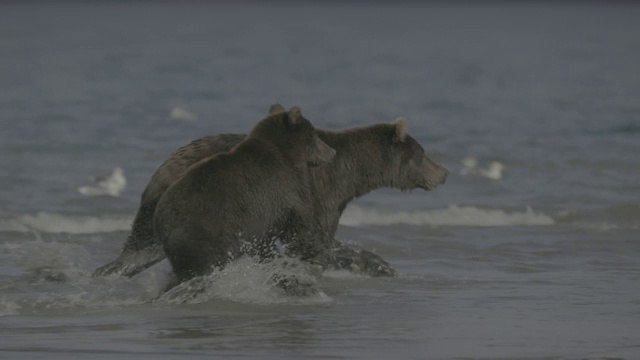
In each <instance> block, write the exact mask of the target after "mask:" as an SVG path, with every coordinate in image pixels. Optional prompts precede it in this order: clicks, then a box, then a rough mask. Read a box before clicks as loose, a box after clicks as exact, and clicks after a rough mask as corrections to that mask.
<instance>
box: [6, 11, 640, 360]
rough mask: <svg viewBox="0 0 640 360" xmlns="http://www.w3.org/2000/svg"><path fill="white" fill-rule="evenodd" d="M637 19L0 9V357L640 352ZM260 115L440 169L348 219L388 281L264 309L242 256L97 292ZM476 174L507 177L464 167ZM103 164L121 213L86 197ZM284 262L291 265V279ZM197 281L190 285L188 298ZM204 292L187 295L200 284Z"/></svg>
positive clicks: (280, 300)
mask: <svg viewBox="0 0 640 360" xmlns="http://www.w3.org/2000/svg"><path fill="white" fill-rule="evenodd" d="M638 18H640V7H637V6H632V5H606V4H604V3H596V4H589V5H579V4H576V3H570V4H564V5H553V4H550V3H546V2H544V3H541V4H537V3H535V2H528V3H525V4H518V5H514V4H512V5H506V4H493V5H491V4H476V5H473V4H456V5H446V4H444V3H433V4H424V5H421V4H415V3H414V4H401V5H393V6H392V5H384V4H376V5H369V6H365V5H356V4H352V5H339V4H320V3H311V2H310V3H307V4H304V5H299V4H293V3H282V4H277V5H270V6H266V5H258V4H255V3H253V4H252V3H247V4H243V5H232V4H223V3H218V4H215V5H208V4H204V3H199V2H195V3H182V4H180V5H178V4H168V3H151V2H143V3H111V4H80V3H69V4H2V5H0V48H1V49H2V61H1V62H0V109H1V110H0V122H1V124H2V131H0V175H1V176H0V324H1V326H0V358H12V359H13V358H16V359H21V358H25V359H27V358H28V359H32V358H51V359H54V358H68V357H89V356H90V357H92V358H105V359H106V358H114V357H119V358H136V359H146V358H149V359H150V358H153V359H158V358H161V359H169V358H171V359H181V358H184V357H185V356H190V357H193V358H204V357H207V358H211V357H222V358H230V357H241V358H249V357H259V358H265V359H280V358H358V359H388V358H392V357H393V358H429V359H449V358H465V359H496V358H501V359H504V358H513V359H516V358H517V359H520V358H530V359H605V358H607V359H609V358H623V359H634V358H640V335H639V334H640V290H639V288H638V283H639V280H640V263H639V262H638V258H639V255H640V238H639V235H638V234H640V232H639V231H638V230H639V227H640V201H639V199H640V171H639V170H638V169H639V168H640V160H639V158H638V156H637V154H638V153H640V119H639V118H640V73H639V72H638V71H637V64H638V63H640V37H638V34H640V23H639V22H638V21H637V19H638ZM272 102H281V103H283V104H284V105H285V106H287V107H289V106H292V105H294V104H297V105H300V106H301V107H302V111H303V114H305V116H306V117H308V118H309V119H311V120H312V121H313V122H314V124H315V125H317V126H318V127H321V128H328V129H341V128H346V127H349V126H354V125H364V124H368V123H372V122H380V121H391V120H392V119H394V118H395V117H397V116H405V117H407V118H408V120H409V133H410V134H412V135H413V136H414V137H415V138H416V139H418V140H419V142H420V143H421V144H423V146H424V147H425V149H426V150H427V152H428V153H429V154H430V155H431V156H432V157H433V158H434V159H436V160H437V161H439V162H440V163H442V164H443V165H444V166H445V167H447V168H448V169H449V171H450V173H451V175H450V176H449V179H448V181H447V183H446V184H445V185H444V186H442V187H440V188H438V189H437V190H435V191H433V192H424V191H414V192H410V193H402V192H399V191H393V190H382V191H377V192H374V193H372V194H369V195H367V196H365V197H363V198H361V199H359V200H358V201H356V202H355V203H353V204H352V205H351V206H350V207H349V208H348V209H347V211H346V212H345V214H344V216H343V218H342V220H341V224H342V226H341V227H340V230H339V233H338V237H339V238H340V239H342V240H343V241H346V242H348V243H352V244H357V245H359V246H362V247H364V248H366V249H368V250H371V251H374V252H376V253H378V254H380V255H381V256H383V257H384V258H385V259H387V260H388V261H390V262H391V263H392V264H393V265H394V266H395V267H396V269H397V270H398V271H399V273H400V275H399V276H398V277H397V278H392V279H377V278H367V277H363V276H357V275H353V274H349V273H346V272H329V273H325V274H323V276H322V277H320V278H319V279H317V280H316V281H317V284H316V286H317V287H318V288H319V289H320V290H321V291H320V293H318V294H317V295H313V296H308V297H301V298H294V297H288V296H285V295H283V294H282V293H280V292H279V291H278V289H274V288H273V287H272V286H271V285H270V284H269V282H268V275H269V274H270V273H271V271H272V269H270V268H269V267H268V265H256V264H254V263H253V262H251V261H248V260H247V259H243V260H241V261H238V262H237V263H234V264H232V265H231V266H229V268H227V269H226V270H225V271H223V272H222V273H216V274H214V275H212V276H211V277H209V278H206V279H204V280H202V281H203V283H204V284H205V285H207V286H205V288H206V290H205V291H204V292H197V293H196V294H197V295H196V296H193V293H191V295H190V296H186V295H189V294H190V291H191V289H190V288H182V289H178V290H179V291H176V292H174V293H172V294H165V295H162V296H161V294H162V289H163V288H164V286H165V285H166V284H167V282H168V281H169V274H170V266H169V265H168V264H167V263H166V262H161V263H160V264H158V265H157V266H155V267H153V268H151V269H149V270H147V271H145V272H143V273H142V274H140V275H138V276H137V277H134V278H132V279H115V278H106V279H104V278H103V279H94V278H91V276H90V275H91V272H92V271H93V270H94V269H95V268H96V267H98V266H100V265H103V264H104V263H106V262H107V261H110V260H112V259H113V258H114V257H115V256H116V255H117V254H118V252H119V250H120V247H121V246H122V244H123V242H124V239H125V237H126V235H127V233H128V230H129V228H130V224H131V221H132V219H133V216H134V214H135V211H136V210H137V206H138V204H139V196H140V194H141V192H142V190H143V189H144V187H145V186H146V184H147V182H148V180H149V178H150V176H151V174H152V173H153V172H154V171H155V169H156V168H157V167H158V166H159V164H160V163H161V162H162V161H163V160H164V159H166V158H167V156H168V155H169V154H170V153H171V152H172V151H173V150H174V149H175V148H177V147H178V146H181V145H183V144H185V143H186V142H188V141H190V140H192V139H195V138H198V137H201V136H205V135H210V134H216V133H222V132H246V131H248V130H249V129H250V128H251V126H252V125H253V124H254V123H255V122H256V121H258V120H259V119H260V118H262V117H263V116H264V115H265V114H266V112H267V109H268V107H269V105H270V104H271V103H272ZM468 158H473V159H475V160H476V161H477V162H478V167H479V168H486V167H487V166H489V163H490V162H492V161H496V162H499V163H500V164H502V165H503V166H504V170H503V171H502V174H501V175H502V176H501V177H500V178H499V179H497V180H493V179H489V178H486V177H482V176H473V175H468V176H462V175H461V171H462V172H464V171H465V170H468V169H466V168H465V167H464V166H463V165H462V162H463V161H464V160H465V159H468ZM117 166H120V167H122V168H123V169H124V172H125V176H126V178H127V187H126V188H125V189H124V191H123V192H122V194H121V195H120V196H119V197H86V196H83V195H81V194H80V193H79V192H78V191H77V188H78V187H80V186H83V185H87V184H90V183H91V181H90V180H89V177H91V176H95V175H109V174H111V172H112V171H113V169H114V168H115V167H117ZM294 271H295V270H294ZM195 285H197V284H194V286H195ZM200 285H202V284H200Z"/></svg>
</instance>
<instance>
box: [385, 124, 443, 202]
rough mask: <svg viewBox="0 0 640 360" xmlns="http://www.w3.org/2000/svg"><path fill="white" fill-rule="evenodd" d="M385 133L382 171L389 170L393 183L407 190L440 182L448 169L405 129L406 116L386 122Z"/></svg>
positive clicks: (431, 186)
mask: <svg viewBox="0 0 640 360" xmlns="http://www.w3.org/2000/svg"><path fill="white" fill-rule="evenodd" d="M385 133H386V134H384V136H385V137H386V138H387V143H388V148H389V149H390V151H388V152H387V153H386V156H388V157H389V158H388V159H387V160H388V161H386V166H387V167H388V168H387V169H386V171H387V172H388V173H389V174H391V179H390V181H391V185H392V186H393V187H396V188H399V189H402V190H410V189H415V188H421V189H424V190H432V189H434V188H436V187H437V186H438V185H441V184H444V182H445V181H446V179H447V175H448V174H449V172H448V171H447V169H445V168H444V167H442V166H441V165H440V164H438V163H436V162H435V161H433V160H431V158H429V156H428V155H427V154H426V153H425V152H424V149H423V148H422V146H420V144H418V142H417V141H416V140H415V139H414V138H413V137H411V136H410V135H409V134H408V133H407V120H406V119H405V118H402V117H400V118H397V119H396V120H395V121H394V122H392V123H391V124H389V125H388V127H387V130H386V131H385Z"/></svg>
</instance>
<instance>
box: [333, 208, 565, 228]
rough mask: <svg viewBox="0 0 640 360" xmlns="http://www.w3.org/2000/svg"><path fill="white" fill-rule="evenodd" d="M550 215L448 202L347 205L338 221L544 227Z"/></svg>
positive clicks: (356, 223) (531, 211)
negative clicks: (435, 205) (403, 206)
mask: <svg viewBox="0 0 640 360" xmlns="http://www.w3.org/2000/svg"><path fill="white" fill-rule="evenodd" d="M554 223H555V221H554V220H553V218H551V217H550V216H547V215H545V214H541V213H538V212H535V211H534V210H533V209H532V208H530V207H527V208H526V209H525V210H524V211H515V210H513V211H512V210H500V209H481V208H477V207H473V206H457V205H451V206H449V207H448V208H446V209H433V210H416V211H400V210H396V211H390V210H382V209H375V208H364V207H360V206H357V205H352V206H349V207H348V208H347V209H346V211H345V212H344V214H343V215H342V218H341V219H340V224H342V225H346V226H364V225H382V226H388V225H395V224H406V225H416V226H425V225H426V226H523V225H524V226H544V225H553V224H554Z"/></svg>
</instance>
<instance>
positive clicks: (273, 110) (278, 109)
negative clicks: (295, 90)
mask: <svg viewBox="0 0 640 360" xmlns="http://www.w3.org/2000/svg"><path fill="white" fill-rule="evenodd" d="M285 111H287V110H285V108H284V106H282V105H280V104H278V103H275V104H273V105H271V107H270V108H269V115H275V114H280V113H283V112H285Z"/></svg>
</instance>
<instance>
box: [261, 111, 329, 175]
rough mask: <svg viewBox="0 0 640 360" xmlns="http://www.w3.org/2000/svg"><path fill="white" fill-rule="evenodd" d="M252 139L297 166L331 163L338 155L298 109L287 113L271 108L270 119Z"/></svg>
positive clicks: (267, 119) (268, 118)
mask: <svg viewBox="0 0 640 360" xmlns="http://www.w3.org/2000/svg"><path fill="white" fill-rule="evenodd" d="M249 136H251V137H256V138H260V139H262V140H264V141H267V142H269V143H271V144H273V145H274V146H275V147H276V148H278V150H279V151H280V152H281V153H282V154H283V156H284V157H285V158H288V159H290V160H291V161H292V162H293V164H294V165H297V166H299V165H302V164H306V165H309V166H317V165H319V164H324V163H328V162H331V160H333V157H334V156H335V154H336V152H335V150H334V149H332V148H331V147H329V145H327V144H325V143H324V142H323V141H322V140H320V138H318V135H317V134H316V130H315V128H314V127H313V125H312V124H311V122H309V120H307V119H306V118H304V117H303V116H302V112H301V111H300V108H299V107H297V106H294V107H292V108H291V109H290V110H289V111H288V112H287V111H285V110H284V108H283V107H282V105H280V104H274V105H272V106H271V108H270V109H269V116H268V117H267V118H265V119H263V120H262V121H260V122H259V123H258V124H257V125H256V126H255V127H254V128H253V130H252V131H251V134H249Z"/></svg>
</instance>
